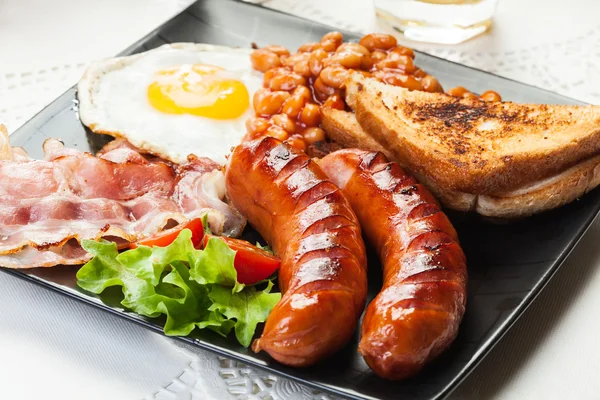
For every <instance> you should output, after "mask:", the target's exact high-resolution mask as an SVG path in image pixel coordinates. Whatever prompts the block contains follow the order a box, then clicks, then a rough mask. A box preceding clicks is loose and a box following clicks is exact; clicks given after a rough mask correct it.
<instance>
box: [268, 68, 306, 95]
mask: <svg viewBox="0 0 600 400" xmlns="http://www.w3.org/2000/svg"><path fill="white" fill-rule="evenodd" d="M305 84H306V80H305V79H304V77H302V76H300V75H298V74H296V73H295V72H290V73H288V74H285V75H276V76H274V77H273V78H272V79H271V82H269V89H271V90H285V91H286V92H289V91H292V90H294V89H296V88H297V87H298V86H300V85H305Z"/></svg>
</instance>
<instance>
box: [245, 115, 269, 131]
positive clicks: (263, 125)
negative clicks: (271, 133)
mask: <svg viewBox="0 0 600 400" xmlns="http://www.w3.org/2000/svg"><path fill="white" fill-rule="evenodd" d="M268 128H269V120H268V119H266V118H260V117H251V118H248V119H247V120H246V130H247V131H248V133H249V134H251V135H256V134H260V133H263V132H265V131H266V130H267V129H268Z"/></svg>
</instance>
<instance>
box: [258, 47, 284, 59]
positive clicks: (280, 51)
mask: <svg viewBox="0 0 600 400" xmlns="http://www.w3.org/2000/svg"><path fill="white" fill-rule="evenodd" d="M261 50H266V51H270V52H271V53H275V54H277V55H278V56H280V57H281V56H289V55H290V51H289V50H288V49H286V48H285V47H283V46H279V45H276V44H272V45H270V46H265V47H263V48H262V49H261Z"/></svg>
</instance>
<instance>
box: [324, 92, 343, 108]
mask: <svg viewBox="0 0 600 400" xmlns="http://www.w3.org/2000/svg"><path fill="white" fill-rule="evenodd" d="M323 107H329V108H335V109H336V110H345V109H346V104H344V100H342V96H340V95H339V94H337V93H336V94H334V95H331V96H329V98H327V100H325V103H323Z"/></svg>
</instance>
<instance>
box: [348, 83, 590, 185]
mask: <svg viewBox="0 0 600 400" xmlns="http://www.w3.org/2000/svg"><path fill="white" fill-rule="evenodd" d="M347 97H348V103H349V104H350V105H353V106H354V110H355V113H356V119H357V120H358V122H359V124H360V126H361V127H362V128H363V129H364V130H365V131H366V132H367V133H368V134H369V135H370V136H372V137H373V138H375V139H376V140H377V141H378V142H379V143H380V144H381V145H382V146H383V147H384V148H386V149H388V150H389V151H390V152H391V153H393V155H394V158H395V159H396V160H398V161H400V162H401V163H402V164H404V165H407V166H410V167H411V170H413V171H415V172H418V173H419V174H421V175H426V176H428V177H430V178H432V179H433V180H434V181H436V182H437V183H438V184H439V185H440V186H441V187H444V188H448V189H449V190H454V191H460V192H467V193H473V194H488V193H496V192H503V191H508V190H512V189H514V188H518V187H520V186H522V185H524V184H526V183H528V182H534V181H538V180H540V179H544V178H546V177H548V176H553V175H556V174H557V173H559V172H561V171H564V170H565V169H567V168H569V167H571V166H573V165H576V164H577V163H578V162H579V161H581V160H585V159H588V158H591V157H593V156H595V155H597V154H600V107H598V106H585V107H581V106H554V105H523V104H514V103H508V102H505V103H490V102H485V101H481V100H476V99H475V100H474V99H458V98H454V97H452V96H447V95H443V94H437V93H436V94H432V93H425V92H417V91H414V92H409V91H408V90H406V89H403V88H399V87H392V86H390V85H386V84H383V83H380V82H378V81H376V80H374V79H364V78H362V77H358V76H354V78H353V79H352V80H350V81H349V82H348V83H347Z"/></svg>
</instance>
